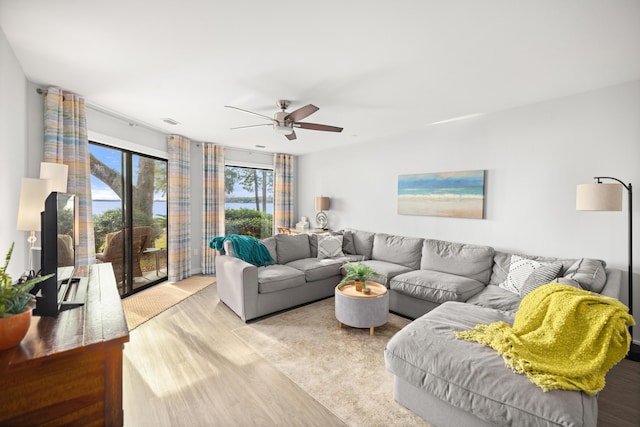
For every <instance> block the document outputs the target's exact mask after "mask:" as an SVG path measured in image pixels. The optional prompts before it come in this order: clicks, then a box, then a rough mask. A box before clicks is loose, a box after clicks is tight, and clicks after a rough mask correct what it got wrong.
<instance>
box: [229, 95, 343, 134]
mask: <svg viewBox="0 0 640 427" xmlns="http://www.w3.org/2000/svg"><path fill="white" fill-rule="evenodd" d="M290 103H291V102H290V101H287V100H285V99H281V100H279V101H278V102H276V105H277V106H278V107H280V109H281V110H282V111H278V112H276V113H275V114H274V115H273V118H271V117H269V116H265V115H262V114H260V113H254V112H253V111H249V110H243V109H242V108H238V107H232V106H231V105H225V107H226V108H233V109H234V110H239V111H244V112H245V113H249V114H253V115H256V116H258V117H262V118H263V119H267V120H269V121H270V122H271V123H264V124H259V125H249V126H238V127H234V128H231V129H243V128H252V127H257V126H270V125H272V126H273V129H274V130H275V131H276V132H278V133H281V134H283V135H284V136H285V137H286V138H287V139H288V140H289V141H293V140H294V139H296V133H295V131H294V129H293V128H300V129H310V130H322V131H328V132H342V128H340V127H337V126H329V125H320V124H317V123H308V122H301V121H300V120H302V119H304V118H305V117H308V116H310V115H311V114H313V113H315V112H316V111H318V110H319V108H318V107H316V106H315V105H313V104H309V105H305V106H304V107H300V108H298V109H297V110H295V111H292V112H291V113H287V112H286V111H285V110H286V109H287V108H288V107H289V104H290Z"/></svg>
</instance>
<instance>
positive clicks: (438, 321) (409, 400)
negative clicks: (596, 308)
mask: <svg viewBox="0 0 640 427" xmlns="http://www.w3.org/2000/svg"><path fill="white" fill-rule="evenodd" d="M332 234H333V235H334V242H333V243H335V238H337V239H338V240H340V239H341V243H342V250H341V251H340V252H339V253H333V254H329V256H328V255H327V253H326V250H324V249H323V248H324V245H325V242H327V241H328V240H330V238H326V237H323V236H318V235H307V234H301V235H276V236H274V237H271V238H268V239H265V240H263V243H264V244H265V245H266V246H267V248H268V249H269V252H270V254H271V256H272V257H273V259H274V260H275V261H276V264H274V265H270V266H267V267H255V266H254V265H251V264H249V263H247V262H245V261H242V260H240V259H238V258H236V257H235V256H234V255H233V253H230V252H232V251H231V247H230V245H225V253H220V254H218V255H217V257H216V277H217V286H218V295H219V297H220V300H221V301H222V302H224V303H225V304H226V305H227V306H228V307H229V308H231V309H232V310H233V311H234V312H235V313H236V314H238V316H240V318H241V319H242V320H244V321H248V320H251V319H255V318H258V317H261V316H264V315H267V314H271V313H274V312H277V311H280V310H284V309H287V308H291V307H295V306H297V305H300V304H305V303H308V302H312V301H315V300H319V299H323V298H326V297H330V296H333V295H334V288H335V286H336V285H337V284H338V282H339V281H340V280H341V278H342V271H341V266H342V265H343V264H344V263H346V262H354V261H361V262H364V263H365V264H367V265H369V266H370V267H371V268H373V269H374V270H375V271H376V272H378V273H379V274H380V277H377V278H375V281H377V282H380V283H383V284H384V285H385V286H387V288H388V289H389V297H390V299H389V309H390V311H392V312H395V313H398V314H400V315H403V316H405V317H408V318H411V319H415V320H414V321H413V322H412V323H411V324H410V325H408V326H407V327H406V328H404V329H403V330H401V331H400V332H398V333H397V334H396V335H395V336H394V337H393V338H392V339H391V340H390V341H389V343H388V344H387V348H386V349H385V364H386V366H387V369H388V370H389V371H390V372H391V373H392V374H393V375H394V397H395V399H396V400H397V401H398V402H399V403H401V404H402V405H404V406H406V407H408V408H409V409H411V410H412V411H414V412H416V413H417V414H419V415H420V416H421V417H423V418H425V419H426V420H427V421H430V422H431V423H433V424H435V425H436V426H460V425H465V426H467V425H478V426H485V425H527V426H536V425H540V426H565V425H566V426H570V425H575V426H595V425H596V420H597V401H596V398H595V397H592V396H587V395H585V394H584V393H580V392H573V391H559V390H555V391H551V392H547V393H543V392H542V391H541V390H540V389H538V388H537V387H536V386H534V385H533V384H532V383H530V382H529V381H528V379H527V378H526V377H524V376H521V375H517V374H514V373H513V372H512V371H510V370H509V368H507V367H506V366H505V365H504V362H503V361H502V358H501V356H499V355H498V354H497V353H496V352H495V351H493V350H491V349H489V348H487V347H483V346H481V345H477V344H476V345H473V344H472V343H468V342H465V341H460V340H457V339H456V338H455V336H454V334H453V331H456V330H464V329H471V328H473V327H474V326H475V325H476V324H479V323H492V322H494V321H497V320H503V321H506V322H508V323H512V322H513V318H514V314H515V312H516V310H517V309H518V306H519V303H520V301H521V299H522V296H523V294H522V290H524V289H527V290H531V289H533V288H535V287H536V286H538V285H541V284H542V283H547V282H548V281H552V280H547V279H548V278H549V277H551V278H552V279H553V281H557V282H562V283H566V284H569V285H572V286H579V287H581V288H583V289H587V290H590V291H593V292H598V293H601V294H603V295H607V296H611V297H614V298H618V296H619V292H620V286H621V272H620V271H619V270H615V269H607V268H606V266H605V263H604V262H603V261H599V260H593V259H584V258H580V259H558V258H550V257H538V256H527V255H522V254H512V253H507V252H501V251H496V250H494V248H492V247H489V246H482V245H475V244H464V243H454V242H447V241H442V240H435V239H424V238H417V237H404V236H397V235H390V234H385V233H373V232H367V231H362V230H354V229H345V230H341V231H339V232H336V233H332ZM336 236H337V237H336ZM225 243H226V242H225ZM319 245H320V247H321V250H320V251H319V250H318V248H319ZM319 253H320V254H321V256H320V257H319V255H318V254H319ZM521 264H525V265H527V266H528V267H530V265H533V264H535V266H536V268H538V267H541V266H542V268H538V269H537V270H535V274H534V273H531V274H530V275H529V276H528V277H527V278H526V280H524V284H523V283H520V285H522V290H521V291H518V289H513V288H510V286H511V285H512V282H513V281H514V280H516V279H518V278H517V277H516V274H517V272H518V271H520V270H517V268H518V267H519V266H520V265H521ZM518 280H520V279H518ZM521 282H522V280H521Z"/></svg>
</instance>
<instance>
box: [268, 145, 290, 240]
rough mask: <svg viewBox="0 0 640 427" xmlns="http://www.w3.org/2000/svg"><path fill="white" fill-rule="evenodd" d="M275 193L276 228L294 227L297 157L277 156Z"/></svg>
mask: <svg viewBox="0 0 640 427" xmlns="http://www.w3.org/2000/svg"><path fill="white" fill-rule="evenodd" d="M273 162H274V175H275V178H274V191H273V198H274V201H273V206H274V208H273V223H274V227H275V228H277V227H292V226H293V224H294V215H295V204H294V197H293V194H294V192H293V191H294V181H295V170H294V169H295V168H294V162H295V157H293V156H292V155H290V154H275V155H274V156H273Z"/></svg>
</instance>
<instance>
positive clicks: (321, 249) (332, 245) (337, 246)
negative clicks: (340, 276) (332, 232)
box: [318, 235, 344, 259]
mask: <svg viewBox="0 0 640 427" xmlns="http://www.w3.org/2000/svg"><path fill="white" fill-rule="evenodd" d="M343 255H344V253H343V252H342V236H327V235H321V236H318V259H324V258H332V257H337V256H343Z"/></svg>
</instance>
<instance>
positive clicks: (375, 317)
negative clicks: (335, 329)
mask: <svg viewBox="0 0 640 427" xmlns="http://www.w3.org/2000/svg"><path fill="white" fill-rule="evenodd" d="M367 286H368V287H369V289H371V293H370V294H368V295H366V294H363V293H362V292H360V291H356V287H355V284H354V282H348V283H343V284H341V285H338V286H336V290H335V300H336V301H335V302H336V319H338V322H339V325H340V327H341V328H342V325H343V324H344V325H347V326H352V327H354V328H369V335H373V332H374V329H375V328H376V327H378V326H382V325H384V324H385V323H387V321H388V320H389V293H388V292H387V288H386V286H384V285H381V284H380V283H376V282H371V281H368V282H367Z"/></svg>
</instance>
